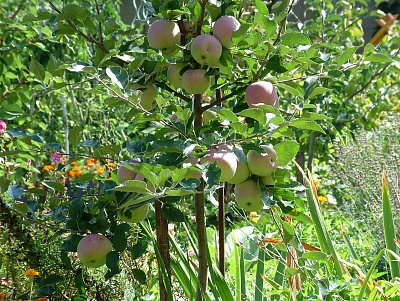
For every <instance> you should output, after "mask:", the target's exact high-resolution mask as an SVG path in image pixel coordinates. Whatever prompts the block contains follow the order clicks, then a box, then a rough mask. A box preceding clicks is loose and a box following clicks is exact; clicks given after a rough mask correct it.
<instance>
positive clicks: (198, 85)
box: [182, 69, 210, 94]
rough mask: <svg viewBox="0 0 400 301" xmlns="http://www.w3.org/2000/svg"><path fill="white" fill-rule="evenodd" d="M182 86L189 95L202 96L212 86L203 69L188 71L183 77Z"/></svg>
mask: <svg viewBox="0 0 400 301" xmlns="http://www.w3.org/2000/svg"><path fill="white" fill-rule="evenodd" d="M182 85H183V88H184V89H185V90H186V92H188V93H189V94H202V93H204V92H206V91H207V89H208V87H209V86H210V77H209V76H208V75H206V70H203V69H195V70H186V71H185V73H183V76H182Z"/></svg>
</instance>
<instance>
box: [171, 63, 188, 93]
mask: <svg viewBox="0 0 400 301" xmlns="http://www.w3.org/2000/svg"><path fill="white" fill-rule="evenodd" d="M184 67H185V64H184V63H176V64H170V65H169V66H168V70H167V79H168V80H169V81H170V83H171V84H173V85H174V86H175V87H176V88H181V89H182V88H183V84H182V77H183V75H180V72H181V70H182V68H184Z"/></svg>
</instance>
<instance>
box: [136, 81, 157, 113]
mask: <svg viewBox="0 0 400 301" xmlns="http://www.w3.org/2000/svg"><path fill="white" fill-rule="evenodd" d="M145 88H146V89H145V90H144V91H142V95H141V96H140V105H141V106H142V108H143V109H145V110H146V111H151V110H153V109H154V108H155V107H156V105H157V103H156V96H157V95H158V91H157V87H156V86H154V85H153V84H147V85H146V86H145Z"/></svg>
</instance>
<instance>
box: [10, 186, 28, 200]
mask: <svg viewBox="0 0 400 301" xmlns="http://www.w3.org/2000/svg"><path fill="white" fill-rule="evenodd" d="M24 192H25V190H24V189H23V188H22V187H20V186H19V185H11V186H10V187H8V190H7V193H8V195H9V196H10V198H12V199H13V200H18V199H20V198H21V197H22V195H23V194H24Z"/></svg>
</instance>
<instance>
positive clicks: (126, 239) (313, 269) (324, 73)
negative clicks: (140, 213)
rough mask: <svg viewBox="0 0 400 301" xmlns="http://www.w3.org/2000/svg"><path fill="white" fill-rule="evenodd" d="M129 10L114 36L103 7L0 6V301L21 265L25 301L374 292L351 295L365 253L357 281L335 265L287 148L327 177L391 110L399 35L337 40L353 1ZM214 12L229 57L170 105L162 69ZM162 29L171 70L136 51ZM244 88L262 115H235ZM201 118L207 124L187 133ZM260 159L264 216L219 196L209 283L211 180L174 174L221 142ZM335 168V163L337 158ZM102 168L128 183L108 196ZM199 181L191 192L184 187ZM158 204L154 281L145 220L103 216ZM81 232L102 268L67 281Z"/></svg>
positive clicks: (353, 16) (113, 180)
mask: <svg viewBox="0 0 400 301" xmlns="http://www.w3.org/2000/svg"><path fill="white" fill-rule="evenodd" d="M137 2H138V1H135V4H136V7H141V10H143V7H146V14H145V15H148V16H149V17H148V18H146V17H143V18H140V19H136V20H135V22H134V23H133V24H132V26H127V25H123V24H122V23H121V21H120V18H119V16H118V14H117V11H118V6H117V5H116V4H115V3H114V2H112V1H103V2H100V1H88V0H84V1H68V3H67V2H64V1H63V2H62V1H54V2H53V1H47V2H46V3H45V2H40V1H31V2H28V3H24V4H17V3H14V1H6V3H5V4H2V8H3V10H2V13H1V17H0V30H1V32H2V33H3V34H2V38H1V40H0V45H1V48H0V52H1V56H0V61H1V65H0V70H1V72H0V82H1V85H0V97H1V102H0V119H2V120H4V121H6V123H7V130H6V131H5V132H4V131H3V132H1V133H0V135H1V136H0V139H1V140H0V156H1V157H0V159H1V160H2V163H3V164H2V165H1V166H0V193H1V195H0V205H1V209H2V210H1V214H2V224H1V227H2V229H4V231H3V232H2V234H1V235H2V237H1V239H2V240H4V241H7V242H8V245H7V247H6V248H4V249H1V254H0V256H1V259H2V260H1V261H0V270H1V271H6V272H7V274H6V275H5V276H6V277H5V278H6V279H7V280H8V279H11V281H12V283H11V284H10V285H7V286H5V288H6V289H7V293H10V294H11V295H12V297H13V298H17V297H21V298H23V299H27V298H28V289H29V288H27V287H24V285H23V280H22V279H21V278H18V275H17V273H19V275H22V271H24V270H26V269H27V268H35V269H40V273H39V278H35V279H34V280H32V283H33V281H35V285H36V290H35V297H42V296H52V297H53V298H57V300H67V299H68V300H71V299H72V300H86V299H94V298H95V299H97V300H101V299H106V300H111V299H118V300H121V299H123V298H125V300H132V299H133V298H136V299H138V300H142V299H143V300H158V299H160V298H161V297H160V296H161V293H160V291H161V289H159V288H158V284H157V280H158V278H161V279H162V281H163V283H164V287H165V289H166V294H167V295H168V299H174V298H175V299H178V298H188V299H191V300H192V299H196V300H219V298H220V297H221V296H224V297H223V299H224V300H234V299H235V300H243V299H245V298H247V297H248V296H252V297H248V298H253V296H254V300H258V298H260V296H261V297H266V296H269V295H272V298H273V299H274V300H279V299H280V298H281V297H283V298H285V299H290V298H291V299H293V300H294V299H306V298H307V299H308V298H313V299H319V300H342V299H345V300H355V299H356V298H359V299H362V298H363V294H362V293H360V294H358V291H359V290H360V288H361V287H362V292H363V291H364V289H365V288H367V287H368V288H370V290H371V291H373V292H374V289H376V288H377V287H378V288H379V285H376V284H374V286H373V287H371V286H368V285H367V281H369V279H370V278H371V277H372V275H373V272H374V268H375V266H376V265H377V263H378V260H379V258H380V255H381V253H379V254H378V255H379V256H377V257H376V258H375V262H374V263H373V267H372V269H370V270H369V273H368V277H365V275H364V274H363V272H362V269H361V268H359V267H358V266H357V265H356V264H358V263H357V262H356V263H355V264H353V263H347V262H344V261H343V260H342V259H341V256H340V254H338V252H337V248H336V246H335V244H334V243H333V239H332V238H335V236H336V235H337V234H330V231H329V230H328V229H329V225H326V222H325V221H324V218H323V213H322V210H321V207H320V204H319V203H318V200H321V199H320V198H318V195H317V190H316V189H315V186H314V183H313V179H312V176H310V177H306V178H307V181H306V185H305V187H304V186H303V185H302V184H301V183H299V179H298V178H297V179H296V178H295V176H294V171H295V167H294V165H292V164H291V162H292V160H293V159H294V158H295V157H296V154H297V152H298V151H299V150H300V152H303V153H304V152H306V153H307V157H308V160H309V161H310V164H311V166H312V161H313V160H312V158H313V157H314V152H315V156H316V157H317V158H318V159H319V162H322V163H324V162H325V163H327V161H328V160H329V158H330V157H329V154H328V152H329V150H331V149H328V147H330V146H331V144H330V141H331V139H333V138H335V137H336V136H337V135H338V133H347V132H348V131H354V130H355V129H357V128H359V127H364V128H366V129H371V128H375V127H376V126H377V125H379V122H380V117H381V115H383V114H384V112H386V111H387V110H389V109H391V108H393V107H395V106H397V105H398V103H397V101H398V100H397V99H396V97H395V96H394V95H396V92H397V91H398V87H397V86H396V84H395V83H396V81H397V78H398V62H397V55H398V53H399V47H398V42H399V38H398V37H396V36H395V35H389V37H388V38H387V41H386V43H385V44H383V45H380V46H376V47H375V46H373V45H371V44H368V43H365V44H364V41H363V39H362V37H361V36H356V35H355V33H356V32H357V30H359V29H360V28H359V23H358V21H359V20H361V19H362V18H364V17H366V16H377V13H376V12H375V11H371V10H369V9H368V8H367V3H364V2H363V1H347V2H336V1H329V0H328V1H324V2H323V3H322V4H321V3H320V1H316V0H309V1H308V2H307V5H308V6H307V9H306V11H305V12H306V13H307V18H304V16H301V15H299V14H298V15H296V14H295V13H294V9H295V8H296V3H295V2H294V1H286V0H283V1H277V2H276V3H275V4H274V5H272V6H271V5H269V6H267V5H266V3H264V2H262V1H258V0H255V1H251V2H241V1H231V2H225V1H221V2H220V1H217V2H207V1H200V2H197V1H195V2H187V1H178V0H177V1H168V2H163V1H157V0H155V1H152V2H151V3H150V2H146V5H144V6H143V5H142V4H143V3H141V5H137ZM142 13H143V11H142ZM222 15H234V16H235V17H236V18H237V19H238V20H240V22H241V27H240V29H239V30H238V31H237V32H236V33H235V34H234V36H233V43H234V45H235V46H234V47H233V48H232V49H226V48H224V49H223V53H222V57H221V60H220V66H218V68H216V67H215V68H208V67H203V68H204V69H206V71H207V75H209V76H211V78H212V80H213V82H212V85H211V87H210V88H209V89H208V90H207V92H206V93H204V94H203V95H195V96H193V95H190V94H188V93H186V92H185V91H184V90H183V89H178V90H175V89H174V88H173V87H171V86H170V83H169V82H168V81H167V79H166V71H167V67H168V65H169V63H173V62H176V61H184V62H185V64H186V65H187V67H186V69H187V68H198V67H199V65H198V64H197V63H196V62H195V61H194V60H193V58H192V57H191V54H190V51H189V49H190V46H189V45H190V42H191V40H192V39H193V38H194V37H195V36H196V35H198V34H200V33H201V32H205V33H210V32H211V30H212V27H211V25H212V23H213V22H214V21H215V20H217V19H218V18H219V17H220V16H222ZM163 18H168V19H171V20H174V21H176V22H177V23H178V24H179V25H180V27H181V32H183V35H182V38H181V44H182V45H181V46H182V47H181V49H180V51H179V52H178V53H176V54H173V55H171V56H166V55H165V54H164V55H163V54H162V53H161V52H160V51H158V50H157V49H153V48H151V47H150V46H149V45H148V42H147V37H146V32H147V29H148V27H149V24H151V23H153V22H154V21H156V20H159V19H163ZM185 22H186V25H188V29H184V28H186V27H185V26H184V25H185ZM260 79H262V80H268V81H270V82H272V83H274V85H275V86H276V87H277V89H278V92H279V99H280V103H281V107H280V109H279V110H278V109H277V108H274V107H271V106H266V105H263V106H259V107H257V108H249V107H248V106H247V104H246V101H245V97H244V92H245V90H246V87H247V86H248V85H249V84H250V83H251V82H254V81H257V80H260ZM149 83H152V84H154V85H156V86H157V91H158V96H157V97H156V106H155V108H154V109H151V110H150V109H148V108H146V109H145V108H144V107H143V106H142V104H141V101H140V98H141V95H142V93H143V90H144V89H143V86H144V85H146V84H149ZM371 86H373V87H374V88H373V89H369V88H370V87H371ZM202 105H204V106H202ZM206 110H210V111H213V112H214V113H215V116H214V115H213V118H212V120H211V121H210V122H208V123H206V122H204V124H203V123H202V114H203V113H204V111H206ZM354 143H356V142H354ZM263 144H272V145H274V146H276V151H277V153H278V158H279V159H278V164H279V165H280V166H279V168H278V169H277V170H276V171H275V174H274V177H275V185H274V186H272V187H271V186H265V185H261V189H260V194H261V196H262V199H263V202H264V210H263V211H262V212H260V213H259V214H260V215H259V216H257V218H255V216H251V217H248V215H247V213H245V212H244V211H243V210H241V209H239V208H238V207H237V205H236V203H235V200H234V195H233V194H232V185H226V189H225V191H226V200H225V202H226V204H227V205H228V208H227V209H226V212H225V214H226V215H225V216H226V217H228V218H230V223H227V231H226V234H227V235H226V237H224V238H225V241H224V246H225V247H226V250H225V254H224V255H225V258H226V269H225V270H221V271H219V270H218V269H217V268H216V266H217V264H218V263H219V261H220V260H221V258H220V257H219V256H216V255H215V254H218V250H219V247H221V246H218V245H216V243H215V241H216V240H217V239H216V237H217V234H216V231H215V230H214V226H217V227H218V228H220V227H222V225H221V220H219V221H218V220H217V219H216V218H215V216H216V215H217V212H216V209H215V207H216V206H215V205H217V204H221V202H219V203H218V202H217V199H218V196H219V193H218V192H219V191H220V189H221V185H220V183H219V176H220V173H221V172H220V170H219V168H218V167H217V166H216V164H209V163H204V162H203V161H201V160H200V161H199V162H198V163H197V164H196V165H195V166H190V167H188V166H187V164H186V163H187V162H186V160H188V159H193V158H202V157H204V156H205V155H206V154H207V152H208V151H209V150H212V149H216V148H217V147H221V146H223V145H229V146H231V147H232V149H233V151H234V153H235V154H237V156H238V157H239V158H243V157H245V154H246V153H247V152H248V151H249V150H257V151H260V145H263ZM383 153H384V152H383ZM364 154H365V151H364V152H363V153H362V154H360V156H362V155H364ZM342 157H345V156H342ZM339 158H340V155H339ZM132 159H134V160H135V161H134V162H132V161H130V160H132ZM123 160H127V161H123ZM343 164H353V163H350V160H349V159H348V158H347V160H346V161H345V162H344V163H343ZM363 164H366V162H363ZM117 165H119V166H120V165H125V167H126V168H128V169H130V170H131V171H134V172H135V173H138V174H140V175H141V176H143V178H144V180H143V181H142V180H130V181H126V182H124V183H119V182H118V179H117V174H116V170H115V167H116V166H117ZM353 169H354V165H352V170H353ZM199 172H200V173H201V174H202V177H201V179H198V178H196V177H193V174H194V173H199ZM346 176H347V177H348V174H347V175H341V178H342V179H345V178H346ZM253 178H254V179H255V180H257V181H260V179H259V178H257V177H255V176H253ZM390 178H391V177H390V176H389V179H390ZM361 181H362V180H358V182H357V184H358V183H360V182H361ZM364 190H366V189H364ZM364 190H360V191H361V193H363V191H364ZM354 195H356V194H354ZM306 200H307V201H306ZM158 201H161V202H162V203H163V205H162V212H161V214H162V216H163V217H164V218H166V219H167V220H168V222H169V223H170V225H173V226H174V227H175V228H174V229H173V230H172V229H170V231H169V236H170V238H169V241H170V244H171V252H170V254H169V255H170V258H171V269H172V271H173V275H174V277H173V278H172V281H171V282H169V274H170V271H169V270H168V269H169V267H168V263H167V262H164V260H165V258H164V257H163V250H162V249H160V248H159V246H158V245H157V240H156V239H154V230H153V229H154V228H157V229H156V231H160V228H159V227H158V226H157V224H156V223H155V222H154V220H155V218H154V216H155V215H156V217H157V216H159V214H160V213H154V212H153V211H151V212H150V214H149V216H148V220H147V221H146V222H143V223H142V224H140V225H134V226H132V225H128V224H126V223H123V222H121V218H120V216H119V214H120V213H119V210H120V209H121V207H128V208H129V209H135V208H138V207H139V206H140V205H143V204H145V203H146V204H147V203H150V204H154V203H155V202H158ZM204 201H205V202H204ZM357 201H358V200H357ZM375 212H376V211H375ZM205 215H206V217H207V219H206V222H207V223H205V222H204V216H205ZM355 216H357V215H355ZM193 220H195V221H196V222H195V223H193V222H192V221H193ZM335 226H336V225H335ZM171 228H172V226H171ZM314 229H315V230H316V233H315V232H314ZM167 230H168V229H167ZM87 233H101V234H103V235H106V236H107V237H109V238H110V240H111V241H112V244H113V248H114V251H112V252H110V253H109V254H108V256H107V266H106V267H104V268H101V269H100V270H98V271H90V270H88V269H86V268H84V267H83V268H82V266H81V265H80V263H79V261H78V260H77V257H76V254H75V251H76V246H77V244H78V242H79V240H80V239H81V238H82V237H83V236H84V235H85V234H87ZM10 234H13V235H14V236H15V237H12V235H10ZM18 234H20V235H18ZM164 234H165V235H168V231H167V233H164ZM316 234H317V235H316ZM21 235H23V236H21ZM337 236H339V235H337ZM45 237H47V238H46V239H48V240H46V242H48V243H47V244H46V246H47V247H48V249H46V250H43V249H41V245H42V244H43V243H44V242H45V240H44V238H45ZM50 242H51V243H50ZM317 245H318V246H319V247H317ZM19 248H21V249H22V252H19ZM32 250H35V251H36V254H32V253H30V251H31V252H32ZM342 253H343V252H342ZM16 254H19V255H18V256H16ZM189 254H190V255H189ZM344 254H346V253H344ZM36 257H37V258H36ZM3 258H5V261H4V262H7V263H6V264H3ZM34 259H37V260H36V261H34ZM10 262H12V263H10ZM11 265H13V267H12V268H10V266H11ZM345 266H347V268H345ZM14 267H16V268H15V269H14ZM348 269H351V270H352V272H349V271H348ZM10 270H13V273H14V274H13V275H11V276H9V275H8V273H9V272H10ZM224 273H226V275H223V274H224ZM342 274H344V275H345V276H342ZM204 276H205V278H204ZM375 278H377V277H375ZM357 279H358V280H361V284H357ZM391 281H392V282H390V281H388V282H387V283H385V284H384V285H385V289H386V288H387V289H388V290H392V293H393V292H394V291H395V290H396V288H395V286H396V285H397V283H396V282H395V281H396V280H395V279H391ZM203 282H204V283H203ZM207 282H209V283H208V287H207V285H206V284H207ZM264 282H266V283H264ZM267 284H268V285H267ZM109 287H111V289H109ZM133 296H135V297H133ZM29 297H30V296H29ZM283 298H282V299H283ZM393 300H395V299H393Z"/></svg>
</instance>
